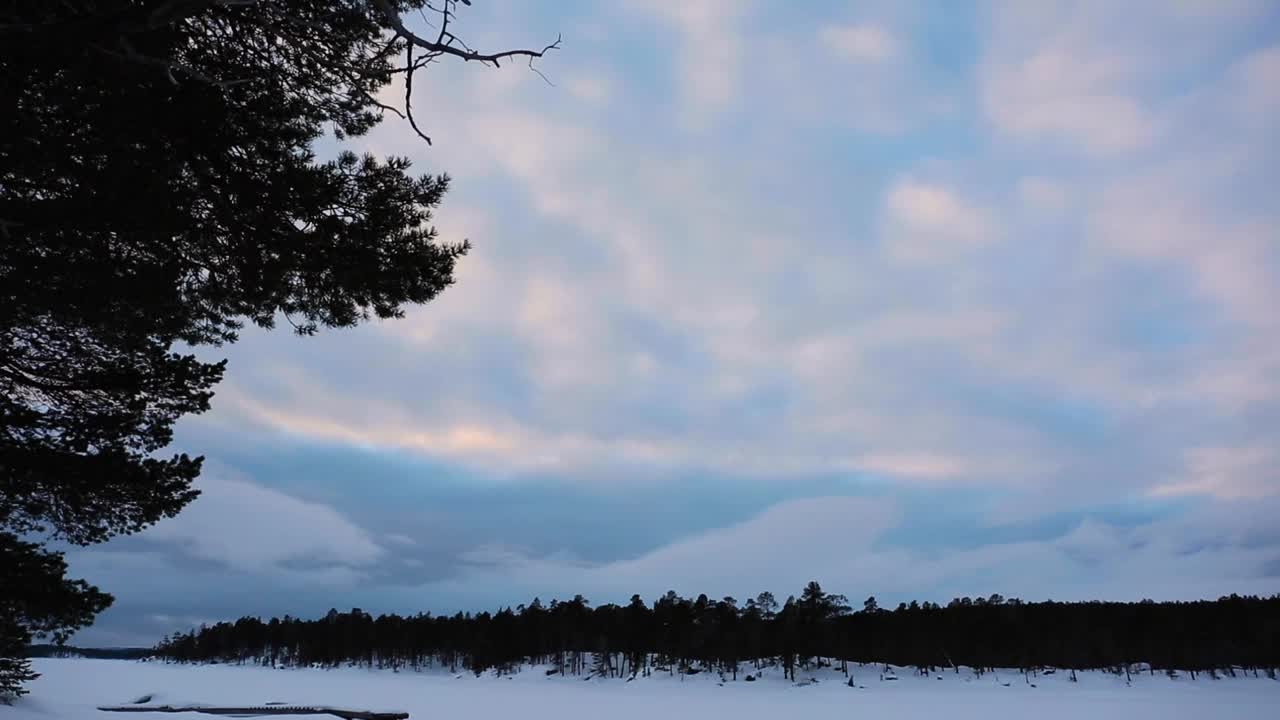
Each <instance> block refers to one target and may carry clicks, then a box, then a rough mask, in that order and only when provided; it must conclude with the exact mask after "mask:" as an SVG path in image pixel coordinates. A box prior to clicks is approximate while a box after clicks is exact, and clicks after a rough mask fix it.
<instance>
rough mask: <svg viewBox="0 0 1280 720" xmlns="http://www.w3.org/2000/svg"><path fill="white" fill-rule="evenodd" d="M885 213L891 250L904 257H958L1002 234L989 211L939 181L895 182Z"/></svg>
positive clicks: (899, 256)
mask: <svg viewBox="0 0 1280 720" xmlns="http://www.w3.org/2000/svg"><path fill="white" fill-rule="evenodd" d="M885 214H886V221H887V227H886V230H885V234H886V237H887V240H888V242H889V243H890V253H891V254H892V255H893V256H895V257H897V258H899V259H904V260H937V259H946V258H950V257H954V256H955V255H956V254H957V252H963V251H965V250H969V249H974V248H979V247H981V246H983V245H986V244H987V243H989V242H991V241H992V240H994V239H995V238H996V236H997V234H998V229H997V225H996V223H995V221H994V220H993V219H992V217H991V214H990V213H989V212H988V211H986V210H985V209H983V208H980V207H977V206H975V205H972V204H970V203H968V202H966V201H965V200H964V199H963V198H961V197H960V196H959V195H957V194H956V193H955V192H954V191H952V190H951V189H949V188H947V187H945V186H942V185H939V184H935V183H927V182H921V181H917V180H912V179H904V180H901V181H899V182H897V183H895V184H894V185H893V187H891V188H890V189H889V192H888V194H887V195H886V197H885Z"/></svg>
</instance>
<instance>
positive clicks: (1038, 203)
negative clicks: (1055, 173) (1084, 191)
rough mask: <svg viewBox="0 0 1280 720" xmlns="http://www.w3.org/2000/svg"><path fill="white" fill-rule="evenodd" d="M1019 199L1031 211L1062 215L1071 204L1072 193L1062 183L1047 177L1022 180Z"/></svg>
mask: <svg viewBox="0 0 1280 720" xmlns="http://www.w3.org/2000/svg"><path fill="white" fill-rule="evenodd" d="M1018 197H1019V198H1021V199H1022V202H1023V204H1024V205H1025V206H1026V207H1027V208H1029V209H1030V210H1032V211H1035V212H1038V213H1042V214H1044V215H1051V216H1052V215H1058V214H1060V213H1062V212H1063V211H1065V210H1066V209H1067V207H1068V206H1069V205H1070V203H1071V197H1070V193H1069V191H1068V190H1067V189H1066V188H1065V187H1063V185H1062V183H1059V182H1055V181H1054V180H1052V179H1050V178H1045V177H1035V176H1030V177H1024V178H1020V179H1019V180H1018Z"/></svg>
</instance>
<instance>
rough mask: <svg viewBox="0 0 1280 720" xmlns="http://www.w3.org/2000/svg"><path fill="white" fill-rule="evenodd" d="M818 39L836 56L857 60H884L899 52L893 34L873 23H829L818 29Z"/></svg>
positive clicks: (875, 61) (842, 58)
mask: <svg viewBox="0 0 1280 720" xmlns="http://www.w3.org/2000/svg"><path fill="white" fill-rule="evenodd" d="M818 41H819V42H820V43H822V44H823V46H825V47H826V48H827V50H828V51H829V52H830V53H831V54H832V55H834V56H835V57H837V58H840V59H841V60H848V61H855V62H873V63H878V62H884V61H886V60H890V59H892V58H893V57H894V56H895V55H896V54H897V52H898V47H897V41H896V40H894V37H893V35H892V34H891V33H890V32H889V31H888V30H887V29H886V28H884V27H882V26H880V25H873V24H862V25H827V26H825V27H823V28H822V29H820V30H819V31H818Z"/></svg>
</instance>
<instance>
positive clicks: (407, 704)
mask: <svg viewBox="0 0 1280 720" xmlns="http://www.w3.org/2000/svg"><path fill="white" fill-rule="evenodd" d="M34 664H35V669H36V670H37V671H38V672H40V673H42V674H43V677H41V678H40V679H39V680H37V681H35V682H34V683H32V685H31V688H30V689H31V694H30V695H28V696H27V697H25V698H23V699H21V700H19V701H18V702H17V703H16V704H15V705H14V706H13V707H4V706H2V705H0V720H55V719H56V720H80V719H82V718H96V719H97V720H115V719H118V720H128V719H130V718H138V719H139V720H142V719H143V718H148V717H154V718H156V719H157V720H163V719H165V718H174V719H175V720H178V719H183V718H191V719H192V720H196V719H198V718H208V717H211V716H209V715H190V714H178V715H159V714H157V715H151V714H145V715H135V714H128V715H121V714H115V713H104V712H99V711H98V710H96V709H95V707H96V706H98V705H108V704H119V703H129V702H133V701H135V700H136V699H138V698H140V697H142V696H144V695H152V696H153V699H152V703H153V704H154V703H167V704H175V705H177V704H222V705H242V706H243V705H260V704H263V703H270V702H286V703H290V704H307V705H320V704H324V705H330V706H339V707H348V708H360V709H372V710H404V711H408V712H409V713H410V714H411V715H410V717H411V718H412V720H435V719H438V718H461V719H463V720H471V719H475V720H482V719H487V718H501V719H505V718H520V719H521V720H533V719H536V718H557V719H561V718H573V717H586V718H597V717H598V718H608V719H609V720H629V719H631V718H635V719H637V720H639V719H643V720H655V719H658V718H664V719H665V718H698V719H699V720H717V719H720V718H724V719H725V720H754V719H756V718H767V719H768V720H778V718H786V717H862V718H876V719H880V718H884V719H885V720H899V719H907V718H929V719H930V720H939V719H940V718H941V719H943V720H965V719H966V718H975V719H980V720H993V719H994V718H1027V717H1030V718H1035V720H1053V719H1054V718H1072V719H1078V718H1084V719H1086V720H1099V719H1101V718H1126V719H1127V720H1143V719H1144V718H1152V719H1155V718H1159V719H1161V720H1165V719H1167V718H1234V719H1236V720H1248V719H1250V718H1275V717H1278V715H1277V712H1278V710H1277V709H1278V708H1280V681H1276V680H1268V679H1266V678H1265V677H1260V678H1257V679H1255V678H1253V677H1247V678H1246V677H1236V678H1224V679H1221V680H1212V679H1210V678H1208V677H1205V676H1201V678H1200V679H1198V680H1194V681H1193V680H1191V679H1190V678H1189V677H1185V676H1184V677H1179V678H1176V679H1170V678H1168V677H1165V676H1164V675H1162V674H1159V673H1157V674H1156V675H1155V676H1154V677H1152V676H1149V675H1145V674H1143V675H1135V676H1134V677H1133V681H1132V683H1131V684H1129V685H1126V684H1125V679H1124V678H1123V677H1116V676H1114V675H1108V674H1105V673H1101V672H1085V673H1080V674H1079V682H1076V683H1072V682H1070V681H1069V680H1068V676H1067V674H1066V673H1062V672H1058V673H1055V674H1053V675H1049V676H1045V675H1041V676H1040V677H1038V678H1034V682H1035V685H1036V686H1035V687H1031V686H1030V685H1028V684H1027V683H1026V682H1024V680H1023V677H1022V675H1021V674H1019V673H1017V672H998V673H996V674H995V675H992V674H990V673H988V674H986V675H984V676H983V677H981V678H976V677H974V675H973V673H971V672H967V671H966V672H962V673H961V674H960V675H956V674H954V673H952V672H946V673H942V674H940V675H935V676H932V677H920V676H918V675H915V674H914V673H913V672H912V671H910V670H909V669H905V668H902V669H898V670H897V671H896V673H895V674H896V676H897V678H898V679H897V680H892V681H889V680H881V679H880V675H881V673H880V670H881V668H880V667H879V666H865V667H864V666H853V667H852V668H851V669H852V671H853V674H854V679H855V682H856V684H857V687H853V688H851V687H848V686H847V685H846V684H845V682H844V676H843V675H841V674H840V673H839V672H835V671H832V670H830V669H824V670H821V671H815V672H812V673H809V674H808V676H809V677H814V678H817V680H818V681H817V682H812V683H801V684H793V683H791V682H788V681H786V680H783V678H782V675H781V671H780V670H766V671H765V674H764V677H762V678H761V679H760V680H759V681H758V682H750V683H748V682H742V681H741V679H739V681H738V682H736V683H735V682H728V683H724V684H723V685H721V684H720V680H719V678H718V677H717V676H715V675H711V674H706V673H704V674H701V675H697V676H691V677H686V678H684V679H681V678H680V677H679V676H674V677H672V676H668V675H666V674H659V675H655V676H653V677H650V678H639V679H637V680H635V681H634V682H626V681H625V680H620V679H601V680H583V679H582V678H574V677H558V676H551V677H548V676H547V675H546V673H545V670H544V669H543V668H527V669H525V670H524V671H523V672H521V673H519V674H517V675H515V676H508V677H494V676H493V675H491V674H490V675H485V676H483V677H479V678H477V677H475V676H474V675H471V674H460V675H457V676H455V675H451V674H447V673H443V672H439V671H437V672H424V673H414V672H400V673H393V672H390V671H370V670H364V669H355V668H346V669H339V670H313V669H304V670H270V669H264V668H257V667H237V666H225V665H205V666H190V665H186V666H184V665H165V664H162V663H139V662H130V661H122V660H83V659H42V660H36V661H35V663H34ZM739 677H740V678H741V676H739ZM939 677H940V678H941V679H938V678H939ZM800 679H801V680H802V681H803V680H805V679H806V675H804V674H801V676H800ZM1005 683H1008V685H1005Z"/></svg>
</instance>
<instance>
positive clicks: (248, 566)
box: [141, 470, 383, 580]
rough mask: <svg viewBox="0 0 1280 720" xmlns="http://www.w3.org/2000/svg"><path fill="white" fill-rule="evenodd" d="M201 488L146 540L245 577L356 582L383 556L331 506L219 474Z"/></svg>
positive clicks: (207, 474) (205, 479) (210, 473)
mask: <svg viewBox="0 0 1280 720" xmlns="http://www.w3.org/2000/svg"><path fill="white" fill-rule="evenodd" d="M198 487H199V488H200V491H201V495H200V497H199V498H198V499H197V500H196V501H195V502H193V503H192V504H191V505H190V506H189V507H187V508H186V509H185V510H184V511H183V512H182V514H180V515H179V516H178V517H176V518H173V519H169V520H163V521H161V522H160V523H158V524H157V525H155V526H154V527H152V528H150V529H149V530H147V531H145V532H144V533H143V534H142V536H141V537H143V538H146V539H148V540H152V541H159V542H164V543H174V544H177V545H179V546H181V547H182V548H183V549H184V550H185V551H186V552H187V553H189V554H191V555H192V556H194V557H197V558H201V559H203V560H211V561H213V562H217V563H222V564H225V565H227V566H228V567H230V568H233V569H235V570H238V571H244V572H252V573H264V574H267V573H274V572H278V571H281V570H285V569H287V566H288V565H289V564H290V563H298V562H301V563H306V564H307V565H308V570H306V571H305V572H306V573H307V574H308V575H314V576H316V577H317V578H318V579H326V578H327V579H337V580H340V579H342V578H346V577H351V575H350V572H351V571H352V570H353V569H357V568H360V567H363V566H367V565H370V564H371V563H373V562H375V561H377V560H378V558H379V557H380V556H381V555H382V554H383V549H382V548H381V547H380V546H379V545H378V544H377V543H375V542H374V541H373V540H372V538H370V537H369V534H368V533H366V532H365V531H364V530H363V529H362V528H360V527H359V526H357V525H355V524H354V523H352V522H351V521H350V520H348V519H347V518H346V517H344V516H343V515H342V514H340V513H339V512H337V511H336V510H334V509H333V508H332V507H329V506H328V505H322V504H320V503H314V502H307V501H305V500H299V499H298V498H295V497H292V496H290V495H286V494H285V493H282V492H280V491H278V490H273V489H270V488H266V487H262V486H260V485H255V484H254V483H251V482H249V481H247V480H243V479H240V478H237V477H232V476H231V475H230V474H229V473H228V472H226V471H219V470H212V471H208V470H206V472H205V473H204V474H203V475H202V476H201V478H200V481H199V483H198ZM311 566H314V568H315V569H314V570H313V569H310V568H311Z"/></svg>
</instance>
